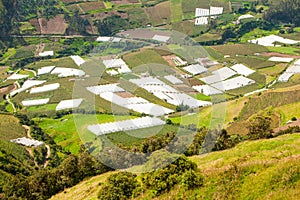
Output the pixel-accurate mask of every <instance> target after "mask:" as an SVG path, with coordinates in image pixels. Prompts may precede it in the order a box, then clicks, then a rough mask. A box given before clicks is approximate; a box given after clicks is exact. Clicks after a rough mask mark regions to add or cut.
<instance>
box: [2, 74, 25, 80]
mask: <svg viewBox="0 0 300 200" xmlns="http://www.w3.org/2000/svg"><path fill="white" fill-rule="evenodd" d="M27 77H29V75H23V74H13V75H11V76H10V77H8V78H7V79H8V80H19V79H23V78H27Z"/></svg>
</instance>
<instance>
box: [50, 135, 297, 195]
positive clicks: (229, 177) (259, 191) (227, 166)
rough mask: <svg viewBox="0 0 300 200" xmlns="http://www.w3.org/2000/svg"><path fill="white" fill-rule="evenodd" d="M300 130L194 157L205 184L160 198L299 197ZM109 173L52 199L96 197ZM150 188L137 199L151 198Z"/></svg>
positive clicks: (179, 188) (179, 190) (177, 190)
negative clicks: (296, 132) (299, 131)
mask: <svg viewBox="0 0 300 200" xmlns="http://www.w3.org/2000/svg"><path fill="white" fill-rule="evenodd" d="M299 158H300V134H293V135H284V136H280V137H277V138H274V139H269V140H259V141H247V142H244V143H241V144H239V145H237V146H236V147H235V148H233V149H229V150H225V151H220V152H213V153H210V154H207V155H204V156H203V155H202V156H194V157H190V159H191V160H192V161H194V162H195V163H197V165H198V167H199V169H200V170H201V171H202V173H203V175H204V177H205V179H204V186H203V187H200V188H195V189H193V190H186V189H184V188H181V186H177V187H176V188H174V189H173V190H171V191H170V192H169V193H165V194H163V195H161V196H159V197H156V199H180V198H181V199H182V198H185V199H186V198H187V197H188V198H189V199H297V197H299V195H300V190H299V186H300V160H299ZM110 174H111V173H108V174H107V173H106V174H103V175H100V176H97V177H93V178H91V179H89V180H86V181H83V182H81V183H80V184H78V185H77V186H75V187H73V188H70V189H66V190H65V191H64V192H61V193H59V194H57V195H55V196H53V197H52V198H51V199H52V200H56V199H68V197H73V198H75V199H96V196H97V192H98V191H99V189H100V186H99V187H98V188H97V186H98V185H100V184H99V183H103V182H104V180H105V179H106V178H107V177H108V175H110ZM151 198H152V196H151V194H150V192H148V191H146V192H145V193H144V194H143V195H142V196H139V198H137V199H151Z"/></svg>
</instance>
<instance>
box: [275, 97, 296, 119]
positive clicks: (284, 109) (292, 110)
mask: <svg viewBox="0 0 300 200" xmlns="http://www.w3.org/2000/svg"><path fill="white" fill-rule="evenodd" d="M299 108H300V102H295V103H291V104H286V105H283V106H279V107H277V108H275V110H276V111H278V112H279V113H280V114H281V115H282V116H283V117H284V119H285V120H282V122H283V123H285V122H286V121H288V120H291V119H292V117H296V118H300V109H299Z"/></svg>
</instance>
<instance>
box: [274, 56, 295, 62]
mask: <svg viewBox="0 0 300 200" xmlns="http://www.w3.org/2000/svg"><path fill="white" fill-rule="evenodd" d="M293 60H294V58H284V57H276V56H274V57H271V58H269V61H273V62H286V63H289V62H292V61H293Z"/></svg>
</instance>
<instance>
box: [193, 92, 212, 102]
mask: <svg viewBox="0 0 300 200" xmlns="http://www.w3.org/2000/svg"><path fill="white" fill-rule="evenodd" d="M193 96H194V97H195V98H196V99H198V100H202V101H211V97H210V96H206V95H205V94H201V93H199V94H196V95H193Z"/></svg>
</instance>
